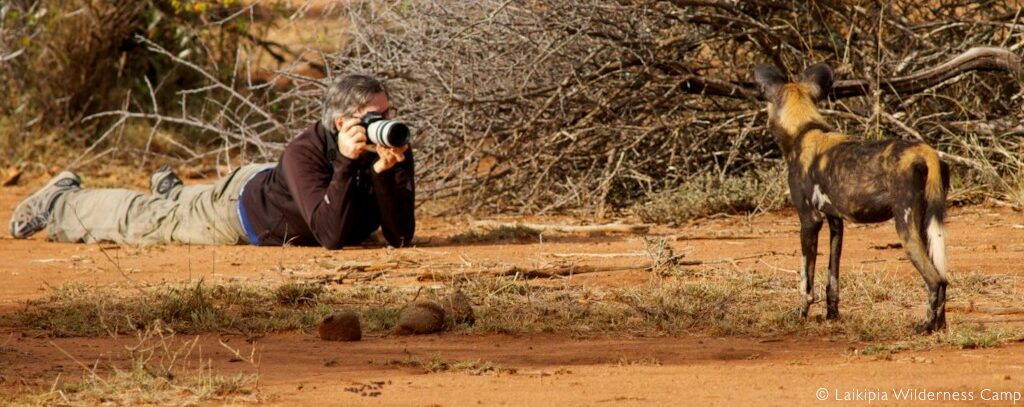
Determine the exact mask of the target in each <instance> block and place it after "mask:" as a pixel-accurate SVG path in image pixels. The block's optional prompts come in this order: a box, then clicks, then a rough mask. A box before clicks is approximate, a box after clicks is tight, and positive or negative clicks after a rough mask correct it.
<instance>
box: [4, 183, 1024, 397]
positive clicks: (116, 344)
mask: <svg viewBox="0 0 1024 407" xmlns="http://www.w3.org/2000/svg"><path fill="white" fill-rule="evenodd" d="M27 193H29V189H28V188H25V187H15V188H4V189H0V219H4V220H6V219H8V218H9V216H10V212H11V210H12V209H13V207H14V205H15V204H16V203H17V201H18V200H19V199H21V198H22V197H24V196H25V195H27ZM531 221H535V222H572V220H570V219H564V218H546V219H531ZM467 224H468V220H466V219H436V218H435V219H422V220H421V223H420V225H421V226H420V228H419V237H418V238H417V247H415V248H411V249H403V250H399V251H394V250H388V249H384V248H380V247H362V248H353V249H346V250H342V251H338V252H327V251H324V250H322V249H318V248H256V247H242V246H239V247H187V246H180V245H172V246H163V247H149V248H130V247H117V246H113V245H75V244H59V243H51V242H47V241H45V240H44V238H43V236H38V237H36V238H33V239H29V240H13V239H11V238H10V237H9V236H7V235H6V233H4V235H3V236H2V237H0V281H2V282H3V284H0V309H6V310H11V309H16V308H17V306H18V304H19V302H21V301H23V300H26V299H31V298H36V297H40V296H42V295H44V294H46V292H47V290H48V287H53V286H59V285H61V284H64V283H69V282H76V283H82V284H86V285H90V286H111V287H117V288H129V287H132V286H133V285H136V284H161V283H165V282H182V281H187V280H191V281H195V280H197V279H200V278H203V279H206V280H207V281H226V280H245V281H251V282H254V283H260V284H264V283H265V284H273V283H277V282H281V281H288V280H290V279H294V278H296V277H308V276H310V275H311V274H316V273H329V272H330V271H331V270H330V266H329V264H337V263H338V262H389V263H391V264H394V265H395V266H394V267H393V268H391V271H389V272H388V273H387V274H386V275H384V276H382V277H381V278H380V279H379V280H377V281H378V282H379V283H380V284H387V285H394V286H413V285H417V284H431V283H430V282H427V283H422V282H419V281H417V276H419V275H421V274H423V273H426V272H429V273H444V272H457V271H460V270H464V269H465V270H469V269H478V268H480V267H487V266H488V265H520V266H523V267H538V266H539V265H543V264H549V263H552V262H564V261H572V262H574V264H579V265H587V266H607V267H609V268H611V269H614V270H613V271H607V272H596V273H589V274H583V275H579V276H574V277H572V278H570V279H568V280H560V281H562V282H564V281H568V282H569V283H570V284H580V285H606V286H630V285H637V284H642V283H643V282H645V281H647V279H648V278H649V277H648V275H647V272H646V271H644V267H645V264H646V263H645V262H646V261H648V258H647V257H645V256H646V254H645V253H646V251H645V245H646V243H645V241H644V237H645V236H637V235H601V236H575V235H554V236H542V237H541V238H540V239H538V241H536V242H525V243H515V244H502V243H478V244H452V243H450V240H449V239H450V238H451V237H452V236H454V235H457V234H459V233H461V232H463V231H464V230H465V227H466V225H467ZM797 231H798V225H797V223H796V219H795V216H794V215H793V214H792V213H790V212H788V211H784V212H781V213H772V214H765V215H758V216H754V217H751V218H747V217H728V218H719V219H713V220H704V221H699V222H694V223H690V224H687V225H684V226H680V227H674V228H669V227H655V228H653V229H652V230H651V231H650V233H649V234H648V235H647V236H646V237H654V238H658V239H664V240H665V241H666V242H668V244H669V245H670V246H671V247H672V249H673V251H674V252H675V253H677V254H685V259H687V260H704V261H722V260H725V262H724V264H728V266H730V267H737V268H739V269H742V270H749V272H751V273H789V274H793V276H792V279H793V287H794V293H795V291H796V288H795V287H796V285H797V282H798V277H797V276H796V275H795V272H794V270H795V269H796V268H797V267H799V262H800V257H799V250H798V244H797V242H798V238H797ZM948 235H949V238H948V246H949V258H950V263H951V268H952V270H953V271H954V272H981V273H986V274H993V275H1006V276H1010V278H1013V279H1015V280H1017V281H1018V284H1016V285H1015V286H1016V287H1017V289H1020V284H1019V280H1018V279H1019V278H1020V277H1022V276H1024V272H1022V268H1021V262H1022V260H1024V215H1022V214H1021V213H1019V212H1015V211H1013V210H1010V209H1003V208H989V207H968V208H955V209H953V210H952V211H951V212H950V216H949V232H948ZM822 238H823V241H825V240H827V232H824V231H823V236H822ZM897 242H898V239H897V237H896V234H895V232H894V231H893V227H892V225H891V224H889V223H885V224H881V225H875V226H866V227H860V226H856V227H848V228H847V232H846V245H845V248H844V257H843V260H844V263H843V268H844V269H856V270H863V271H865V272H879V273H885V274H886V275H889V276H892V277H893V278H905V279H914V280H915V281H916V279H919V278H920V277H918V276H917V273H916V271H914V269H913V267H912V266H911V265H910V264H909V262H908V261H907V260H906V259H905V256H904V253H903V251H902V249H900V248H898V247H894V246H895V243H897ZM821 247H822V250H824V253H823V254H827V245H825V244H823V245H822V246H821ZM822 261H824V260H822ZM560 283H561V282H560ZM952 290H955V287H954V288H952ZM951 295H955V294H951ZM1017 307H1020V304H1017ZM1017 309H1018V310H1019V308H1017ZM818 311H819V312H820V310H818ZM950 312H951V313H956V312H958V311H957V310H956V309H955V308H954V309H951V311H950ZM992 321H998V323H1011V324H1013V323H1019V322H1021V321H1024V314H1021V313H1019V312H1014V311H1011V312H1008V313H1001V314H999V315H986V314H979V315H978V316H977V319H976V322H980V323H986V322H992ZM227 339H228V340H231V339H232V338H227ZM130 340H131V339H128V338H123V339H120V340H113V339H109V338H73V339H59V340H54V341H53V343H50V340H48V339H45V338H31V337H28V336H25V335H23V334H22V333H20V332H11V331H7V332H0V391H5V390H4V389H7V390H6V391H13V389H16V388H18V387H19V386H25V385H30V386H31V385H43V386H45V385H46V384H47V383H52V381H53V380H54V379H55V378H56V377H57V375H58V374H63V375H64V376H65V377H67V376H68V375H71V376H74V375H77V374H81V369H80V368H79V367H78V366H77V365H76V364H75V362H73V361H72V360H70V359H69V358H68V357H67V356H66V355H64V354H63V353H62V352H61V351H59V350H58V349H57V347H58V346H59V347H60V348H61V349H64V350H65V351H66V352H68V353H70V354H72V355H74V356H75V357H76V358H77V359H79V360H81V361H86V363H92V362H93V361H95V360H97V359H100V360H102V359H104V358H116V357H118V356H116V355H119V354H120V353H119V351H121V350H122V349H123V345H125V344H126V343H128V342H130ZM234 340H236V341H238V342H240V343H238V344H237V346H240V347H243V348H245V347H248V346H250V345H248V344H246V343H244V341H241V340H240V339H237V338H234ZM200 344H201V346H202V347H203V349H204V357H208V358H210V360H211V361H212V362H213V364H214V367H215V368H216V369H218V370H223V371H227V372H232V371H254V370H255V367H253V366H251V365H248V364H246V363H231V362H229V360H230V359H231V358H230V355H229V354H228V352H227V351H226V350H225V349H224V348H223V347H221V346H220V345H219V344H218V343H217V336H215V335H207V336H204V337H203V338H202V339H201V340H200ZM858 346H859V344H855V343H845V342H833V341H829V340H825V339H822V340H809V339H799V338H777V339H773V340H770V341H763V342H762V341H757V340H754V339H748V338H736V337H729V338H711V337H659V338H630V337H605V336H601V337H588V338H582V339H576V338H572V337H569V336H566V335H559V334H536V335H528V336H523V337H514V336H500V335H488V336H474V335H453V334H447V335H439V336H426V337H415V338H380V337H368V338H364V340H363V341H362V342H359V343H351V344H336V343H324V342H320V341H318V340H316V339H315V338H313V337H312V336H308V335H305V334H301V333H289V334H274V335H270V336H267V337H264V338H261V339H260V340H259V341H258V342H257V347H258V348H257V349H258V351H259V354H260V355H261V356H260V362H259V369H258V371H259V374H260V377H261V380H260V381H261V388H262V389H263V390H264V391H265V392H266V393H267V394H271V395H273V396H272V397H273V399H272V401H274V402H275V403H281V404H292V405H301V404H313V403H316V404H327V405H395V404H398V405H446V406H449V405H468V404H484V405H495V404H504V405H551V404H557V405H606V404H612V403H614V404H629V405H648V404H658V405H678V404H697V403H699V404H713V405H720V404H727V403H729V404H732V403H735V402H740V403H743V404H769V405H783V404H785V405H791V404H800V405H803V404H818V403H819V402H818V401H817V400H818V399H817V395H816V393H815V392H816V391H818V389H819V388H824V389H826V390H825V391H826V393H827V394H826V397H825V398H826V399H828V400H832V401H833V402H836V400H834V399H836V398H839V399H844V398H847V397H852V398H857V397H860V398H861V403H863V402H864V401H866V398H871V397H875V398H881V397H886V398H888V399H889V400H890V401H892V400H893V399H894V398H895V397H897V396H899V395H900V394H897V393H894V389H896V390H898V389H911V390H927V391H945V392H963V393H964V396H965V397H966V393H970V395H971V396H972V397H973V398H974V401H975V402H982V403H994V404H1011V403H1012V401H1009V402H1007V401H1000V400H983V399H982V398H983V397H985V398H989V399H991V398H992V397H999V395H1004V396H1009V397H1012V396H1013V394H1015V393H1013V392H1017V393H1016V394H1019V393H1020V392H1024V362H1022V361H1024V357H1022V355H1024V345H1022V344H1009V345H1004V346H1002V347H999V348H995V349H980V350H958V349H939V350H928V351H909V352H903V353H899V354H896V355H895V356H893V358H892V359H891V360H886V359H884V358H882V359H879V358H872V357H865V356H857V355H854V354H853V353H852V352H851V349H855V348H857V347H858ZM246 349H247V348H246ZM411 358H415V359H417V360H427V359H431V358H438V359H440V360H445V361H453V362H454V361H466V360H479V361H487V362H492V363H494V364H496V365H500V366H503V367H508V368H512V369H515V370H516V373H515V374H510V373H494V372H491V373H488V374H483V375H479V376H477V375H473V374H471V372H467V371H446V372H440V373H430V374H425V373H423V369H419V368H410V367H402V366H401V364H396V363H393V362H394V361H401V360H409V359H411ZM379 383H383V384H379ZM360 386H362V387H360ZM346 388H349V389H355V390H356V391H355V392H353V391H347V390H346ZM360 388H362V389H363V390H359V389H360ZM367 388H372V389H374V390H372V391H369V392H367V391H365V390H366V389H367ZM985 389H995V390H1002V391H1009V392H1010V393H992V392H988V393H985V392H984V391H985ZM375 392H379V395H377V394H371V395H363V394H364V393H366V394H370V393H375ZM883 394H885V395H884V396H883ZM939 396H940V397H951V395H950V393H942V394H940V395H939ZM861 403H858V404H861ZM1018 403H1024V402H1022V401H1018Z"/></svg>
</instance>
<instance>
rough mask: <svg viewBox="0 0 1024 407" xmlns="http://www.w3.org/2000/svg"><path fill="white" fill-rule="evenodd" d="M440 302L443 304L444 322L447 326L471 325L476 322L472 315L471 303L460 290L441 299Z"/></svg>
mask: <svg viewBox="0 0 1024 407" xmlns="http://www.w3.org/2000/svg"><path fill="white" fill-rule="evenodd" d="M441 304H442V305H443V306H444V315H445V324H446V325H447V326H448V328H451V327H453V326H455V325H458V324H467V325H473V323H475V322H476V317H475V316H474V315H473V304H472V303H470V302H469V297H466V294H463V293H462V291H456V292H454V293H453V294H452V295H449V296H447V297H445V298H444V299H443V300H441Z"/></svg>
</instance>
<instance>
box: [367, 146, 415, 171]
mask: <svg viewBox="0 0 1024 407" xmlns="http://www.w3.org/2000/svg"><path fill="white" fill-rule="evenodd" d="M370 148H371V149H374V150H376V152H377V156H379V157H380V158H378V159H377V162H375V163H373V171H374V172H376V173H378V174H380V173H382V172H384V171H387V170H389V169H391V167H394V166H395V164H398V163H400V162H402V161H405V152H406V150H408V149H409V145H408V144H406V145H404V146H401V147H388V146H370Z"/></svg>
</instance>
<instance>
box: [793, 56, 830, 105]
mask: <svg viewBox="0 0 1024 407" xmlns="http://www.w3.org/2000/svg"><path fill="white" fill-rule="evenodd" d="M800 82H803V83H806V84H808V85H810V87H811V96H812V97H814V100H815V101H819V100H822V99H824V98H825V96H828V93H829V92H831V91H832V67H830V66H828V64H826V63H824V62H819V63H817V64H814V65H811V66H810V67H809V68H807V69H806V70H804V73H802V74H800Z"/></svg>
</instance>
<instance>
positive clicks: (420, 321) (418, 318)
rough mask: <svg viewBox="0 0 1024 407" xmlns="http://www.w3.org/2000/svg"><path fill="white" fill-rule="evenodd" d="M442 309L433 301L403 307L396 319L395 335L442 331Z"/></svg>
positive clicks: (418, 302)
mask: <svg viewBox="0 0 1024 407" xmlns="http://www.w3.org/2000/svg"><path fill="white" fill-rule="evenodd" d="M444 320H445V318H444V308H442V307H441V306H440V305H438V304H437V303H436V302H433V301H417V302H414V303H412V304H410V305H409V306H408V307H405V309H404V310H402V315H401V316H399V317H398V325H397V326H396V327H395V333H396V334H398V335H424V334H432V333H435V332H440V331H441V330H442V329H444Z"/></svg>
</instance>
